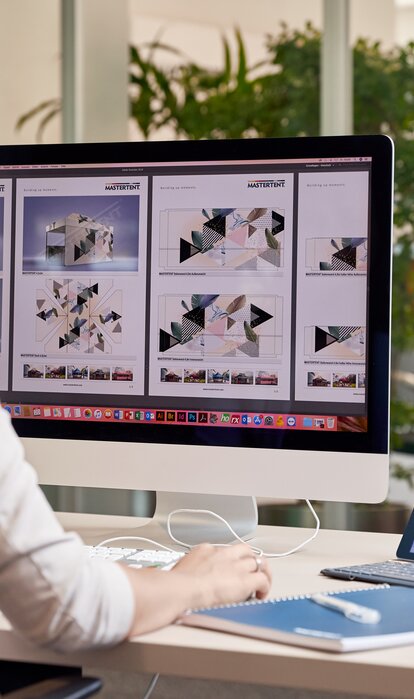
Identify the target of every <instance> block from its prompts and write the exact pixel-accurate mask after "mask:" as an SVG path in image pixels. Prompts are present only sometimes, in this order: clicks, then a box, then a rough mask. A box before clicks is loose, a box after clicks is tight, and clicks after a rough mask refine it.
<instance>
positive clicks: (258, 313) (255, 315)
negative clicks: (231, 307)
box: [250, 303, 272, 328]
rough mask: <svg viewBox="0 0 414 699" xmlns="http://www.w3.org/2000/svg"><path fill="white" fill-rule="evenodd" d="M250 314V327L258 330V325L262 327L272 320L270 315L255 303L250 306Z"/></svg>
mask: <svg viewBox="0 0 414 699" xmlns="http://www.w3.org/2000/svg"><path fill="white" fill-rule="evenodd" d="M250 313H251V320H250V325H251V327H252V328H257V326H258V325H261V324H262V323H265V322H266V321H267V320H270V319H271V318H272V316H271V315H270V313H267V312H266V311H264V310H263V309H262V308H258V307H257V306H255V305H254V304H253V303H252V304H250Z"/></svg>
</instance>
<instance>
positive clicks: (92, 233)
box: [46, 213, 114, 266]
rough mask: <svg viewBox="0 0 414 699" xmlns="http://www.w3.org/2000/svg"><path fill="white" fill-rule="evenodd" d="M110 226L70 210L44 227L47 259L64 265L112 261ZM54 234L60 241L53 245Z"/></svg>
mask: <svg viewBox="0 0 414 699" xmlns="http://www.w3.org/2000/svg"><path fill="white" fill-rule="evenodd" d="M113 231H114V229H113V226H109V225H107V224H106V223H102V222H99V221H95V220H94V219H93V218H91V217H90V216H86V215H83V214H79V213H71V214H68V215H67V216H64V217H63V218H61V219H58V220H57V221H53V222H52V223H50V224H49V225H48V226H46V259H47V260H48V261H49V262H50V263H51V264H53V263H54V262H58V263H60V262H62V263H63V264H64V265H67V266H69V265H74V264H93V263H98V262H112V259H113V241H114V235H113ZM56 236H59V241H60V242H59V244H58V245H56V243H55V241H56Z"/></svg>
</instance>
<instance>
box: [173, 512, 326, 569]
mask: <svg viewBox="0 0 414 699" xmlns="http://www.w3.org/2000/svg"><path fill="white" fill-rule="evenodd" d="M305 502H306V504H307V506H308V507H309V509H310V511H311V513H312V515H313V517H314V519H315V523H316V524H315V530H314V532H313V534H312V535H311V536H310V537H308V538H307V539H305V541H302V543H300V544H298V545H297V546H295V547H294V548H293V549H289V551H284V552H283V553H265V552H264V551H263V550H262V549H260V548H258V547H257V546H251V545H250V544H249V543H248V542H245V541H244V539H241V537H240V536H239V535H238V534H236V532H235V531H234V529H233V527H232V526H231V525H230V524H229V523H228V522H227V520H225V519H224V517H221V516H220V515H219V514H217V512H212V511H211V510H195V509H190V508H188V509H187V508H181V509H179V510H172V512H170V513H169V515H168V517H167V531H168V534H169V536H170V537H171V539H172V540H173V541H174V542H175V543H176V544H179V545H180V546H184V547H185V548H188V549H192V548H193V546H192V545H191V544H188V543H186V542H185V541H180V540H179V539H177V538H176V537H175V536H173V534H172V532H171V518H172V517H173V516H174V515H176V514H180V513H183V512H187V513H190V514H207V515H211V516H212V517H215V518H216V519H218V520H220V522H223V524H225V526H226V527H227V528H228V530H229V532H230V533H231V534H232V536H234V538H235V539H236V540H237V541H240V542H241V543H242V544H245V543H247V544H248V546H250V548H251V550H252V551H253V553H255V554H256V556H264V557H265V558H282V557H284V556H290V555H291V554H292V553H296V551H299V550H300V549H302V548H303V547H304V546H306V544H309V542H310V541H312V540H313V539H315V538H316V537H317V535H318V533H319V529H320V521H319V517H318V515H317V514H316V512H315V510H314V508H313V507H312V504H311V502H310V500H305ZM214 545H215V546H232V544H214Z"/></svg>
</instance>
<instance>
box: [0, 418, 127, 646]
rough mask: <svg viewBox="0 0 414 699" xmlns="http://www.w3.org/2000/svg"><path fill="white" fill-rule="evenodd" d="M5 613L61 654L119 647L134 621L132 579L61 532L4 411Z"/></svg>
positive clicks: (0, 559) (0, 458)
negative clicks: (117, 644) (87, 552)
mask: <svg viewBox="0 0 414 699" xmlns="http://www.w3.org/2000/svg"><path fill="white" fill-rule="evenodd" d="M56 467H57V468H58V467H59V465H58V464H57V465H56ZM0 609H1V611H2V612H3V613H4V614H5V616H6V617H7V618H8V619H9V621H10V622H11V624H12V625H13V627H14V628H15V629H16V630H17V631H19V632H20V633H21V634H23V635H24V636H25V637H26V638H29V639H31V640H32V641H34V642H35V643H39V644H42V645H47V646H49V647H52V648H53V649H55V650H60V651H71V650H78V649H85V648H92V647H97V646H104V645H112V644H115V643H118V642H119V641H121V640H123V639H124V638H125V637H126V636H127V634H128V631H129V629H130V627H131V625H132V620H133V615H134V598H133V591H132V588H131V585H130V583H129V580H128V578H127V576H126V575H125V573H124V572H123V571H122V569H121V567H120V566H119V565H117V564H115V563H111V562H109V561H104V560H97V559H89V558H88V556H87V555H86V553H85V551H84V549H83V545H82V542H81V540H80V539H79V537H78V536H77V535H76V534H73V533H65V532H64V531H63V529H62V527H61V526H60V524H59V522H58V521H57V519H56V517H55V515H54V513H53V511H52V509H51V508H50V506H49V504H48V502H47V500H46V499H45V497H44V495H43V493H42V491H41V490H40V488H39V486H38V485H37V479H36V474H35V471H34V469H33V468H32V467H31V466H29V464H28V463H27V462H26V461H25V459H24V453H23V448H22V445H21V443H20V441H19V439H18V438H17V436H16V434H15V433H14V431H13V429H12V427H11V424H10V419H9V416H8V414H7V413H6V411H4V410H1V409H0Z"/></svg>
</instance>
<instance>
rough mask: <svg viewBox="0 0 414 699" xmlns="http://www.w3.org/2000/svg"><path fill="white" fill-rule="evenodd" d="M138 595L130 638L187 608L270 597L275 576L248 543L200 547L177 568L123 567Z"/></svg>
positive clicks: (167, 621) (178, 614) (176, 615)
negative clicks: (272, 578) (253, 597)
mask: <svg viewBox="0 0 414 699" xmlns="http://www.w3.org/2000/svg"><path fill="white" fill-rule="evenodd" d="M122 568H123V570H124V572H125V573H126V575H127V576H128V578H129V580H130V582H131V585H132V588H133V591H134V595H135V617H134V621H133V624H132V626H131V630H130V634H129V635H130V636H133V635H137V634H140V633H146V632H147V631H153V630H155V629H157V628H159V627H161V626H165V625H166V624H170V623H172V622H173V621H175V620H176V619H177V618H178V617H180V616H181V615H182V614H184V612H185V611H186V610H187V609H191V608H193V609H194V608H198V607H208V606H214V605H219V604H231V603H233V602H242V601H244V600H246V599H248V598H249V597H252V596H254V595H256V597H258V598H263V597H265V596H266V595H267V594H268V592H269V589H270V583H271V575H270V571H269V566H268V564H267V561H266V560H264V559H263V558H258V557H257V556H256V555H255V554H254V553H253V552H252V550H251V549H250V547H249V546H247V544H235V545H234V546H227V547H219V546H212V545H211V544H201V545H200V546H196V547H195V548H194V549H192V551H191V552H190V553H188V554H187V555H186V556H184V558H182V559H181V560H180V561H179V562H178V563H177V564H176V565H175V566H174V568H173V569H172V570H171V571H169V572H166V571H163V570H159V569H154V568H145V569H142V570H135V569H133V568H130V567H129V568H128V567H124V566H123V567H122Z"/></svg>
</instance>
